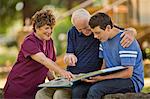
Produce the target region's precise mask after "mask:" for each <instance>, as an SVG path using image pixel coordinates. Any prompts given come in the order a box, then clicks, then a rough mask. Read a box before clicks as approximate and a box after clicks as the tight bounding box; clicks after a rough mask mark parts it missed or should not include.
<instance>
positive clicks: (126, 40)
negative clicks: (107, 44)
mask: <svg viewBox="0 0 150 99" xmlns="http://www.w3.org/2000/svg"><path fill="white" fill-rule="evenodd" d="M125 30H126V31H125V32H124V33H122V34H121V36H120V37H121V38H122V40H121V42H120V43H121V46H122V47H124V48H125V47H129V46H130V45H131V44H132V42H133V41H134V39H135V37H136V35H137V31H136V29H135V28H132V27H130V28H126V29H125Z"/></svg>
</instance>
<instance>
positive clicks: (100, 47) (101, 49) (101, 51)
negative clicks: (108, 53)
mask: <svg viewBox="0 0 150 99" xmlns="http://www.w3.org/2000/svg"><path fill="white" fill-rule="evenodd" d="M103 57H104V56H103V47H102V44H99V58H103Z"/></svg>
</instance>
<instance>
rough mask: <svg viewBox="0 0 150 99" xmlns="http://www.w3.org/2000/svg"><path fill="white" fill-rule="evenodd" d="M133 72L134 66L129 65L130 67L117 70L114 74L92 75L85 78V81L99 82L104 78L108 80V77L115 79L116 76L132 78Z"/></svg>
mask: <svg viewBox="0 0 150 99" xmlns="http://www.w3.org/2000/svg"><path fill="white" fill-rule="evenodd" d="M132 74H133V66H128V69H125V70H123V71H120V72H116V73H113V74H109V75H105V76H95V77H90V80H89V79H85V80H84V81H85V82H91V83H94V82H97V81H102V80H107V79H115V78H131V77H132Z"/></svg>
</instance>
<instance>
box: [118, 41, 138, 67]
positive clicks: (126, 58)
mask: <svg viewBox="0 0 150 99" xmlns="http://www.w3.org/2000/svg"><path fill="white" fill-rule="evenodd" d="M139 49H140V47H139V46H138V43H137V41H136V40H134V41H133V43H132V44H131V45H130V46H129V47H128V48H123V47H122V46H121V45H120V44H119V57H120V59H121V65H122V66H134V65H135V63H136V59H137V55H138V51H139Z"/></svg>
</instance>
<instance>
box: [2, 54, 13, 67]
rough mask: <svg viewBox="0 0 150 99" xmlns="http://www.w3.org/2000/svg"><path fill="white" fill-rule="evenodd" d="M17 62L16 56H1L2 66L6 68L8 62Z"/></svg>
mask: <svg viewBox="0 0 150 99" xmlns="http://www.w3.org/2000/svg"><path fill="white" fill-rule="evenodd" d="M15 60H16V56H11V55H6V54H5V55H4V54H2V55H0V66H5V65H6V62H9V63H13V62H14V61H15Z"/></svg>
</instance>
